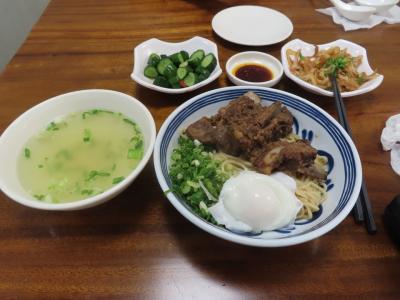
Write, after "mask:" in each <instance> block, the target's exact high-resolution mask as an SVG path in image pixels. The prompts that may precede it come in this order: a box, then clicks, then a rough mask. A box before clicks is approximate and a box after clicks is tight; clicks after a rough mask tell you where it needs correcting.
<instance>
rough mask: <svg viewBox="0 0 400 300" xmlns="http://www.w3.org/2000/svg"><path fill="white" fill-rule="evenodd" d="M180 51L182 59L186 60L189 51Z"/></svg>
mask: <svg viewBox="0 0 400 300" xmlns="http://www.w3.org/2000/svg"><path fill="white" fill-rule="evenodd" d="M180 53H181V55H182V57H183V61H186V60H188V59H189V53H187V52H186V51H185V50H182V51H181V52H180Z"/></svg>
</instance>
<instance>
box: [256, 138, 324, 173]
mask: <svg viewBox="0 0 400 300" xmlns="http://www.w3.org/2000/svg"><path fill="white" fill-rule="evenodd" d="M316 156H317V150H315V149H314V148H313V147H311V146H310V144H309V143H308V141H304V140H298V141H295V142H291V143H290V142H287V141H278V142H274V143H270V144H269V145H267V147H266V149H265V152H264V153H261V154H258V157H256V158H253V165H254V166H255V167H256V168H257V169H258V170H259V171H260V172H262V173H265V174H271V173H272V172H274V171H277V170H280V171H289V172H292V173H297V170H299V169H306V168H308V167H310V166H312V165H313V164H314V160H315V157H316Z"/></svg>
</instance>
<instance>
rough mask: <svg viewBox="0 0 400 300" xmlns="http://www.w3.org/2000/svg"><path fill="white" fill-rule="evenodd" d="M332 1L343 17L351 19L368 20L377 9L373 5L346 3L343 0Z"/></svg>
mask: <svg viewBox="0 0 400 300" xmlns="http://www.w3.org/2000/svg"><path fill="white" fill-rule="evenodd" d="M330 1H331V3H332V4H333V5H334V6H335V7H336V9H337V10H338V11H339V13H340V14H341V15H342V16H343V17H345V18H347V19H349V20H351V21H356V22H358V21H362V20H366V19H368V18H369V17H370V16H371V15H372V14H373V13H374V12H375V11H376V9H375V8H373V7H368V6H357V5H351V4H347V3H344V2H342V1H341V0H330Z"/></svg>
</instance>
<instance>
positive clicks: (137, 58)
mask: <svg viewBox="0 0 400 300" xmlns="http://www.w3.org/2000/svg"><path fill="white" fill-rule="evenodd" d="M198 49H203V50H204V52H205V54H207V53H212V54H214V56H215V58H216V59H217V65H216V67H215V69H214V70H213V72H212V73H211V74H210V76H209V77H208V78H207V79H205V80H203V81H201V82H199V83H196V84H194V85H192V86H188V87H185V88H180V89H172V88H165V87H161V86H157V85H155V84H153V79H150V78H147V77H146V76H144V73H143V72H144V68H145V67H146V66H147V60H148V59H149V56H150V54H151V53H157V54H158V55H161V54H166V55H171V54H173V53H175V52H179V51H182V50H185V51H187V52H188V53H189V55H190V54H192V53H193V52H194V51H196V50H198ZM221 74H222V70H221V67H220V65H219V59H218V48H217V45H216V44H215V43H214V42H212V41H210V40H208V39H205V38H203V37H199V36H195V37H193V38H191V39H189V40H186V41H183V42H179V43H170V42H165V41H161V40H159V39H156V38H152V39H149V40H147V41H144V42H143V43H141V44H139V45H137V46H136V47H135V49H134V63H133V71H132V74H131V78H132V79H133V80H134V81H136V82H137V83H138V84H140V85H142V86H144V87H147V88H149V89H151V90H154V91H158V92H162V93H166V94H183V93H187V92H191V91H194V90H196V89H198V88H200V87H202V86H205V85H207V84H209V83H210V82H212V81H214V80H215V79H217V78H218V77H219V76H220V75H221Z"/></svg>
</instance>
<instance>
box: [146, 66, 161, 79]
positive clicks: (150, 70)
mask: <svg viewBox="0 0 400 300" xmlns="http://www.w3.org/2000/svg"><path fill="white" fill-rule="evenodd" d="M157 75H158V72H157V69H156V68H155V67H154V66H152V65H151V66H147V67H146V68H144V76H146V77H147V78H151V79H154V78H156V77H157Z"/></svg>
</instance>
